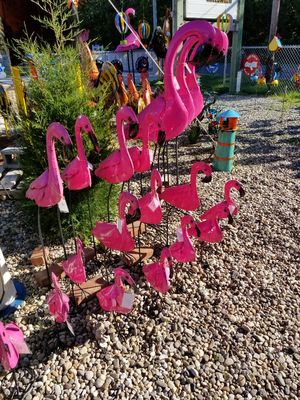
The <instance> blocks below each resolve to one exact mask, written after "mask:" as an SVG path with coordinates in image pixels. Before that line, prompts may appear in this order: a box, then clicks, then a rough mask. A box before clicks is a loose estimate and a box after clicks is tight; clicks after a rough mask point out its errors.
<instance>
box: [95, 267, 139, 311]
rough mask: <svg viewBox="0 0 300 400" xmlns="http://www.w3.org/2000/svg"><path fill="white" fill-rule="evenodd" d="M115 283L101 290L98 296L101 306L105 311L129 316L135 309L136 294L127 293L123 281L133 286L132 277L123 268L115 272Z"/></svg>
mask: <svg viewBox="0 0 300 400" xmlns="http://www.w3.org/2000/svg"><path fill="white" fill-rule="evenodd" d="M114 275H115V282H114V283H113V284H112V285H110V286H107V287H105V288H103V289H101V290H100V291H99V292H98V293H97V294H96V296H97V298H98V300H99V304H100V306H101V307H102V308H103V310H104V311H108V312H117V313H121V314H128V313H130V312H131V310H132V307H133V300H134V294H133V293H131V292H127V291H126V288H125V286H124V283H123V281H126V282H127V283H128V284H129V285H131V286H133V285H134V284H135V283H134V280H133V279H132V277H131V275H130V274H129V273H128V272H127V271H125V270H124V269H122V268H116V269H115V270H114Z"/></svg>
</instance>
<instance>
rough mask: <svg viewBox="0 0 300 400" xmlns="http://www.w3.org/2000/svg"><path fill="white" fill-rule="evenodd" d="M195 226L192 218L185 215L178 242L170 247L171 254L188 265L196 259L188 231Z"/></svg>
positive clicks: (179, 230) (178, 230) (178, 234)
mask: <svg viewBox="0 0 300 400" xmlns="http://www.w3.org/2000/svg"><path fill="white" fill-rule="evenodd" d="M194 225H195V222H194V219H193V218H192V217H191V216H189V215H185V216H183V217H182V218H181V228H179V229H177V240H176V242H175V243H173V244H171V246H170V253H171V255H172V257H173V258H174V259H175V260H177V261H178V262H181V263H186V262H192V261H195V259H196V252H195V249H194V246H193V244H192V242H191V239H190V238H189V235H188V231H187V228H188V227H191V226H194Z"/></svg>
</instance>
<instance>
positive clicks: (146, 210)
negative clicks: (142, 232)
mask: <svg viewBox="0 0 300 400" xmlns="http://www.w3.org/2000/svg"><path fill="white" fill-rule="evenodd" d="M150 187H151V191H150V192H149V193H147V194H145V196H143V197H142V198H140V199H139V208H140V212H141V217H140V222H144V223H145V224H160V223H161V221H162V211H161V206H160V200H159V196H158V192H160V191H161V188H162V179H161V175H160V173H159V172H158V170H157V169H153V170H152V172H151V180H150Z"/></svg>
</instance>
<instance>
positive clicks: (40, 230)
mask: <svg viewBox="0 0 300 400" xmlns="http://www.w3.org/2000/svg"><path fill="white" fill-rule="evenodd" d="M38 232H39V237H40V242H41V245H42V251H43V257H44V261H45V266H46V271H47V275H48V280H49V286H50V287H51V277H50V271H49V267H48V263H47V257H46V252H45V246H44V239H43V235H42V227H41V216H40V207H38Z"/></svg>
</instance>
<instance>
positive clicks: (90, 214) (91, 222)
mask: <svg viewBox="0 0 300 400" xmlns="http://www.w3.org/2000/svg"><path fill="white" fill-rule="evenodd" d="M87 203H88V211H89V219H90V227H91V230H92V229H93V221H92V210H91V196H90V190H89V189H88V201H87ZM92 240H93V247H94V252H95V258H96V260H97V247H96V241H95V236H94V235H92Z"/></svg>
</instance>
